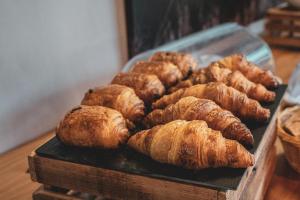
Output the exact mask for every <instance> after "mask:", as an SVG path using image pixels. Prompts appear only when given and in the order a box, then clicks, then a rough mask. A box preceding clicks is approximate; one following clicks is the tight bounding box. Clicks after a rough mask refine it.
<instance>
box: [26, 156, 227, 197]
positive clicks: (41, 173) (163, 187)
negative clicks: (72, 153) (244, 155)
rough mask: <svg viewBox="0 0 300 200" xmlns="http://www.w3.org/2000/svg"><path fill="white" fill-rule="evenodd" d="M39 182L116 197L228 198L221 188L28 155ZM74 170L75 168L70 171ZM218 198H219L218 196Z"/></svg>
mask: <svg viewBox="0 0 300 200" xmlns="http://www.w3.org/2000/svg"><path fill="white" fill-rule="evenodd" d="M29 159H30V160H31V161H30V162H31V163H32V164H33V165H32V167H31V169H30V173H31V172H32V170H33V169H34V170H35V173H33V175H34V177H36V181H38V182H40V183H44V184H49V185H53V186H57V187H62V188H68V189H73V190H76V191H79V192H87V193H90V194H94V195H102V196H104V197H107V198H113V199H187V200H189V199H200V200H201V199H219V200H222V199H225V195H224V194H223V195H222V194H220V193H223V192H222V191H216V190H212V189H210V188H205V187H199V186H194V185H187V184H182V183H176V182H170V181H165V180H160V179H154V178H148V177H143V176H137V175H133V174H125V173H121V172H117V171H112V170H107V169H101V168H96V167H90V166H86V165H79V164H74V163H69V162H65V161H59V160H54V159H49V158H44V157H40V156H37V155H34V154H31V155H30V156H29ZM70 169H72V170H70ZM218 197H219V198H218Z"/></svg>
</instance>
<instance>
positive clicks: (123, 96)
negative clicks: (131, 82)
mask: <svg viewBox="0 0 300 200" xmlns="http://www.w3.org/2000/svg"><path fill="white" fill-rule="evenodd" d="M81 104H82V105H89V106H95V105H98V106H106V107H109V108H113V109H115V110H117V111H119V112H120V113H121V114H122V115H123V116H124V117H125V118H126V119H128V120H130V121H131V122H138V121H140V120H141V119H142V118H143V116H144V109H145V106H144V102H143V101H142V100H141V99H140V98H139V97H138V96H136V94H135V92H134V90H133V89H131V88H129V87H127V86H123V85H117V84H111V85H108V86H104V87H98V88H94V89H90V90H89V91H88V92H86V93H85V95H84V98H83V100H82V101H81Z"/></svg>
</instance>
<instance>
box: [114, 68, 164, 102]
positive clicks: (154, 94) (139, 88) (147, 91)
mask: <svg viewBox="0 0 300 200" xmlns="http://www.w3.org/2000/svg"><path fill="white" fill-rule="evenodd" d="M111 83H112V84H119V85H126V86H128V87H131V88H132V89H134V91H135V93H136V95H137V96H138V97H139V98H140V99H142V100H143V101H144V102H145V104H150V103H152V102H153V101H154V100H155V99H158V98H159V97H161V96H162V95H163V94H164V92H165V88H164V86H163V84H162V83H161V81H160V80H159V79H158V78H157V76H156V75H150V74H140V73H135V72H131V73H119V74H117V75H116V76H115V77H114V79H113V80H112V82H111Z"/></svg>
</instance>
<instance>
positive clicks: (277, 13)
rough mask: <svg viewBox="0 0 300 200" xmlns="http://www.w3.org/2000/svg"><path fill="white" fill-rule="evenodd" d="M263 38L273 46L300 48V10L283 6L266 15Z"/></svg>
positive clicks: (271, 9) (272, 9)
mask: <svg viewBox="0 0 300 200" xmlns="http://www.w3.org/2000/svg"><path fill="white" fill-rule="evenodd" d="M265 29H266V32H265V34H264V35H263V38H264V39H265V40H266V41H267V42H268V43H269V44H271V45H280V46H287V47H300V10H295V9H294V8H291V7H289V6H288V4H282V5H281V6H279V7H277V8H270V9H269V10H268V12H267V15H266V24H265Z"/></svg>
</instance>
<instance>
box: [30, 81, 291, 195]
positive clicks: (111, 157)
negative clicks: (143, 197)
mask: <svg viewBox="0 0 300 200" xmlns="http://www.w3.org/2000/svg"><path fill="white" fill-rule="evenodd" d="M286 88H287V86H286V85H281V86H280V87H279V88H277V89H276V90H274V91H275V92H276V100H275V102H274V103H272V104H263V106H264V107H266V108H269V109H270V110H271V118H270V119H272V117H273V115H274V113H275V111H276V109H277V107H278V106H279V103H280V101H281V99H282V96H283V94H284V92H285V90H286ZM245 123H246V124H247V126H248V127H249V128H250V130H251V132H252V133H253V136H254V140H255V145H254V146H253V148H252V149H250V150H249V151H250V152H251V153H255V151H256V150H257V147H258V145H259V143H260V141H261V139H262V137H263V134H264V133H265V131H266V129H267V127H268V124H269V123H268V122H266V123H263V124H259V123H255V122H245ZM36 153H37V155H39V156H43V157H48V158H53V159H58V160H63V161H68V162H73V163H79V164H85V165H90V166H94V167H101V168H105V169H110V170H117V171H122V172H126V173H131V174H138V175H142V176H148V177H154V178H161V179H165V180H170V181H176V182H182V183H188V184H195V185H201V186H206V187H210V188H214V189H217V190H223V191H226V190H235V189H236V188H237V187H238V185H239V182H240V180H241V178H242V177H243V174H244V172H245V169H230V168H218V169H205V170H198V171H192V170H185V169H182V168H179V167H175V166H171V165H167V164H161V163H158V162H156V161H153V160H151V159H150V158H148V157H146V156H144V155H142V154H139V153H137V152H135V151H133V150H131V149H129V148H128V147H126V146H124V147H122V148H121V149H119V150H114V151H107V150H101V149H86V148H80V147H71V146H66V145H64V144H62V143H61V142H60V141H59V140H58V139H57V138H56V137H54V138H52V139H51V140H50V141H48V142H47V143H45V144H44V145H42V146H41V147H39V148H38V149H37V150H36Z"/></svg>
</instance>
